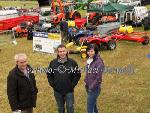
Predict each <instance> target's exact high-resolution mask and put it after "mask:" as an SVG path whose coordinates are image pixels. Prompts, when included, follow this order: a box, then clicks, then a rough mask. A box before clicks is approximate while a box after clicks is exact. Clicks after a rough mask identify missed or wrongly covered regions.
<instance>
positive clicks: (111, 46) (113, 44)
mask: <svg viewBox="0 0 150 113" xmlns="http://www.w3.org/2000/svg"><path fill="white" fill-rule="evenodd" d="M115 48H116V42H115V41H114V40H109V41H108V43H107V49H108V50H114V49H115Z"/></svg>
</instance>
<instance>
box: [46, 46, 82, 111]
mask: <svg viewBox="0 0 150 113" xmlns="http://www.w3.org/2000/svg"><path fill="white" fill-rule="evenodd" d="M80 77H81V73H80V70H78V64H77V62H76V61H75V60H73V59H71V58H69V57H68V51H67V49H66V47H65V46H64V45H59V46H58V48H57V58H56V59H54V60H52V61H51V62H50V64H49V67H48V72H47V78H48V82H49V84H50V86H51V87H52V88H53V90H54V97H55V100H56V103H57V107H58V112H59V113H65V103H66V108H67V113H74V88H75V86H76V85H77V83H78V81H79V79H80Z"/></svg>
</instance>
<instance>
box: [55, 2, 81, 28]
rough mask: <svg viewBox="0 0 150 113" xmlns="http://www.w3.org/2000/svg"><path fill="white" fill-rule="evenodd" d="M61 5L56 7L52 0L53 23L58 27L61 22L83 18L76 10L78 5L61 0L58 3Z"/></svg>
mask: <svg viewBox="0 0 150 113" xmlns="http://www.w3.org/2000/svg"><path fill="white" fill-rule="evenodd" d="M56 2H57V3H58V4H59V5H55V2H54V0H52V10H53V13H54V15H53V16H52V23H54V25H55V26H56V25H58V24H59V23H60V21H61V20H63V19H66V20H69V19H71V20H75V19H78V18H81V14H80V13H79V12H78V11H77V10H76V9H75V6H76V3H73V2H65V3H63V2H62V1H61V0H57V1H56Z"/></svg>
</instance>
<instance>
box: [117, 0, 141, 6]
mask: <svg viewBox="0 0 150 113" xmlns="http://www.w3.org/2000/svg"><path fill="white" fill-rule="evenodd" d="M118 3H120V4H123V5H130V6H141V0H118Z"/></svg>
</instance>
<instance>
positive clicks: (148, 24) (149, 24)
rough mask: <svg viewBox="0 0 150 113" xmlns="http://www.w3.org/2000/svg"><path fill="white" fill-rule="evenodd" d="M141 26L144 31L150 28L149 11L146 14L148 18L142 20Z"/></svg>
mask: <svg viewBox="0 0 150 113" xmlns="http://www.w3.org/2000/svg"><path fill="white" fill-rule="evenodd" d="M143 26H144V30H148V29H149V28H150V27H149V26H150V11H149V12H148V16H147V17H145V18H144V21H143Z"/></svg>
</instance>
